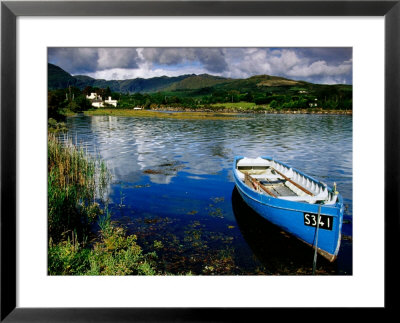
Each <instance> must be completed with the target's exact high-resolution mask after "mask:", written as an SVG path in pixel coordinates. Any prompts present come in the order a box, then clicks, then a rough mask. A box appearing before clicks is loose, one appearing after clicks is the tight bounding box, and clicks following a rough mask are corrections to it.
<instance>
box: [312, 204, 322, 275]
mask: <svg viewBox="0 0 400 323" xmlns="http://www.w3.org/2000/svg"><path fill="white" fill-rule="evenodd" d="M320 217H321V204H319V205H318V217H317V228H316V234H315V251H314V260H313V269H312V274H313V275H315V268H316V267H317V254H318V252H317V251H318V231H319V219H320Z"/></svg>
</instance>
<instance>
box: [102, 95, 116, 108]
mask: <svg viewBox="0 0 400 323" xmlns="http://www.w3.org/2000/svg"><path fill="white" fill-rule="evenodd" d="M104 103H105V104H110V105H113V106H114V107H117V103H118V101H117V100H111V96H109V97H108V100H105V101H104Z"/></svg>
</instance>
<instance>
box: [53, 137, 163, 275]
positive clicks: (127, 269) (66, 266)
mask: <svg viewBox="0 0 400 323" xmlns="http://www.w3.org/2000/svg"><path fill="white" fill-rule="evenodd" d="M109 180H110V174H109V172H108V170H107V167H106V165H105V164H104V162H102V161H101V160H99V159H94V158H92V157H90V156H89V155H88V154H86V153H85V151H84V150H83V149H81V148H78V147H76V146H74V145H72V143H71V142H69V143H67V144H61V143H60V142H59V141H58V140H57V138H56V137H55V135H53V134H51V133H49V135H48V238H49V249H48V273H49V275H153V274H156V270H155V267H154V266H153V261H154V259H155V257H156V255H155V253H148V254H144V253H143V251H142V248H141V247H140V246H139V245H138V244H137V243H136V240H137V238H136V236H135V235H126V231H125V230H124V229H123V228H122V227H119V226H116V225H115V224H114V223H112V221H111V216H110V214H109V213H108V211H107V208H102V207H100V204H99V202H101V201H103V202H104V195H105V192H106V188H107V185H108V182H109ZM93 228H95V230H96V229H98V231H99V234H96V233H95V232H93V230H94V229H93ZM96 231H97V230H96Z"/></svg>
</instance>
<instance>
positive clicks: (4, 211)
mask: <svg viewBox="0 0 400 323" xmlns="http://www.w3.org/2000/svg"><path fill="white" fill-rule="evenodd" d="M19 16H382V17H384V19H385V112H384V113H385V136H384V138H385V155H384V160H385V172H384V173H385V205H384V208H385V225H384V228H385V306H384V308H376V309H375V310H376V311H378V312H379V315H381V314H382V311H385V315H386V314H387V313H388V312H389V311H391V310H394V309H395V307H396V305H397V302H396V299H397V298H396V296H395V295H396V294H395V293H394V292H395V291H396V289H397V287H398V286H399V278H398V276H399V275H398V274H397V273H396V272H395V270H396V260H397V256H396V255H397V254H398V249H397V248H396V246H397V245H398V242H397V240H396V238H397V237H399V227H400V226H399V201H400V199H399V197H400V196H399V179H400V174H399V165H400V164H399V161H400V160H399V156H400V146H399V126H398V124H399V121H400V118H399V111H400V101H399V98H400V94H399V89H400V0H394V1H386V0H381V1H368V0H366V1H320V0H318V1H268V0H261V1H100V2H96V5H95V6H93V2H92V1H86V2H85V1H71V2H68V1H66V2H65V1H62V2H61V1H40V2H39V1H2V3H1V241H0V243H1V268H0V270H1V281H0V284H1V285H0V289H1V294H0V297H1V304H0V305H1V312H0V313H1V317H0V320H1V322H3V321H4V322H30V321H35V322H92V321H96V322H132V321H133V322H142V321H143V322H167V321H168V322H169V321H174V322H186V321H188V322H190V321H196V322H200V321H207V322H209V321H212V322H220V321H228V322H233V321H238V320H239V319H240V318H241V317H243V315H245V316H248V315H251V317H254V318H255V317H256V315H261V316H262V315H266V313H265V311H266V310H269V311H271V312H272V313H268V315H269V316H270V315H273V314H274V311H280V313H276V314H278V315H279V314H282V311H285V313H287V312H286V311H288V309H287V308H285V309H282V308H280V309H277V308H275V309H269V308H262V309H261V308H257V309H256V308H250V309H248V308H247V309H244V308H235V309H231V308H56V309H55V308H51V309H50V308H19V307H17V306H16V300H17V276H16V273H17V265H16V247H17V236H16V207H17V205H16V190H17V182H16V175H17V173H16V172H17V169H16V163H17V156H16V142H17V141H16V134H17V124H16V113H17V111H16V100H17V98H16V86H17V79H16V54H17V51H16V37H17V30H16V19H17V17H19ZM371 239H373V233H371ZM371 261H373V255H371ZM344 292H345V291H344ZM310 305H311V306H312V302H310ZM327 305H329V304H327ZM294 310H296V309H294ZM299 310H301V309H297V311H299ZM347 310H349V309H347ZM337 313H338V312H336V311H335V310H332V309H329V308H327V309H326V312H324V316H326V315H328V316H330V317H331V318H332V319H333V318H334V317H335V316H337V317H340V314H337ZM285 315H287V314H285ZM318 317H319V318H320V319H321V313H320V314H319V315H318ZM248 318H249V319H248V320H245V321H253V320H252V319H250V316H249V317H248ZM310 319H311V317H310Z"/></svg>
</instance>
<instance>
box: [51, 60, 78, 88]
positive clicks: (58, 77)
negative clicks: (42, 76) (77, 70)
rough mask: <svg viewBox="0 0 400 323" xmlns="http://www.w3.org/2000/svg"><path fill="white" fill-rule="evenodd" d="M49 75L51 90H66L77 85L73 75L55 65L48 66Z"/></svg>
mask: <svg viewBox="0 0 400 323" xmlns="http://www.w3.org/2000/svg"><path fill="white" fill-rule="evenodd" d="M47 75H48V76H47V81H48V88H49V90H54V89H64V88H66V87H68V86H69V85H75V83H76V80H75V78H74V77H73V76H72V75H71V74H69V73H67V72H66V71H64V70H63V69H62V68H61V67H58V66H56V65H53V64H48V66H47Z"/></svg>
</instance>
